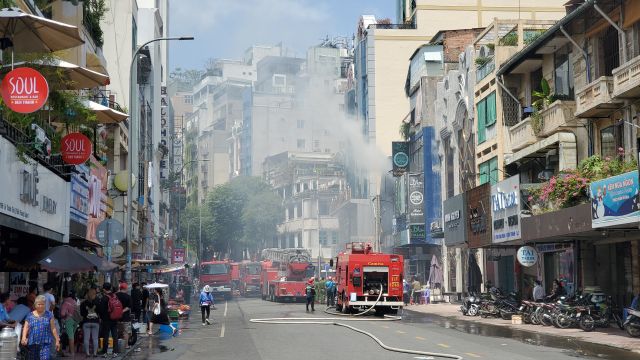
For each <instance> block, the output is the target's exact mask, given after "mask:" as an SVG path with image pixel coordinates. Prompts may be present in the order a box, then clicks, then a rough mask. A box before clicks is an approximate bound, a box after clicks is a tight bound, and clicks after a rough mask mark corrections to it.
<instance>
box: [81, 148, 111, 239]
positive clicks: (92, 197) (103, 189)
mask: <svg viewBox="0 0 640 360" xmlns="http://www.w3.org/2000/svg"><path fill="white" fill-rule="evenodd" d="M88 165H89V167H90V174H89V179H88V180H89V216H88V218H87V236H86V239H87V240H89V241H94V242H97V241H98V239H97V238H96V228H97V227H98V225H99V224H100V223H101V222H102V220H104V219H105V218H106V215H107V212H108V210H109V209H108V206H107V203H108V199H109V198H108V197H107V177H108V175H107V169H106V168H105V167H104V166H102V164H100V162H99V161H98V160H97V159H96V158H95V157H94V156H93V155H91V157H90V158H89V164H88Z"/></svg>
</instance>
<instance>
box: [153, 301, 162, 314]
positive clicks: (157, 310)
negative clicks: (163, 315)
mask: <svg viewBox="0 0 640 360" xmlns="http://www.w3.org/2000/svg"><path fill="white" fill-rule="evenodd" d="M153 314H154V315H160V304H159V303H156V304H155V305H153Z"/></svg>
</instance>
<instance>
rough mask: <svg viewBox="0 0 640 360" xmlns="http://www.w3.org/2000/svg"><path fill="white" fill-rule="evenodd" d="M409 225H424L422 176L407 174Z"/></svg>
mask: <svg viewBox="0 0 640 360" xmlns="http://www.w3.org/2000/svg"><path fill="white" fill-rule="evenodd" d="M408 205H409V224H424V175H422V174H409V204H408Z"/></svg>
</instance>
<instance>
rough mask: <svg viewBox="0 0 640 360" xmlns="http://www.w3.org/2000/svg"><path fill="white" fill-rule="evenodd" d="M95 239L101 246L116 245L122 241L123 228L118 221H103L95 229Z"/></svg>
mask: <svg viewBox="0 0 640 360" xmlns="http://www.w3.org/2000/svg"><path fill="white" fill-rule="evenodd" d="M96 238H97V239H98V241H100V243H101V244H102V245H107V246H109V245H114V244H118V243H119V242H120V241H121V240H123V239H124V227H123V226H122V223H120V221H118V220H115V219H106V220H103V221H102V222H101V223H100V224H99V225H98V227H97V228H96Z"/></svg>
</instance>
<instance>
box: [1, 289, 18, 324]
mask: <svg viewBox="0 0 640 360" xmlns="http://www.w3.org/2000/svg"><path fill="white" fill-rule="evenodd" d="M10 304H11V296H10V295H9V293H3V294H0V325H2V326H11V327H13V326H15V323H14V322H13V321H11V319H10V318H9V311H7V308H8V307H9V306H10ZM10 322H11V323H10Z"/></svg>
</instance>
